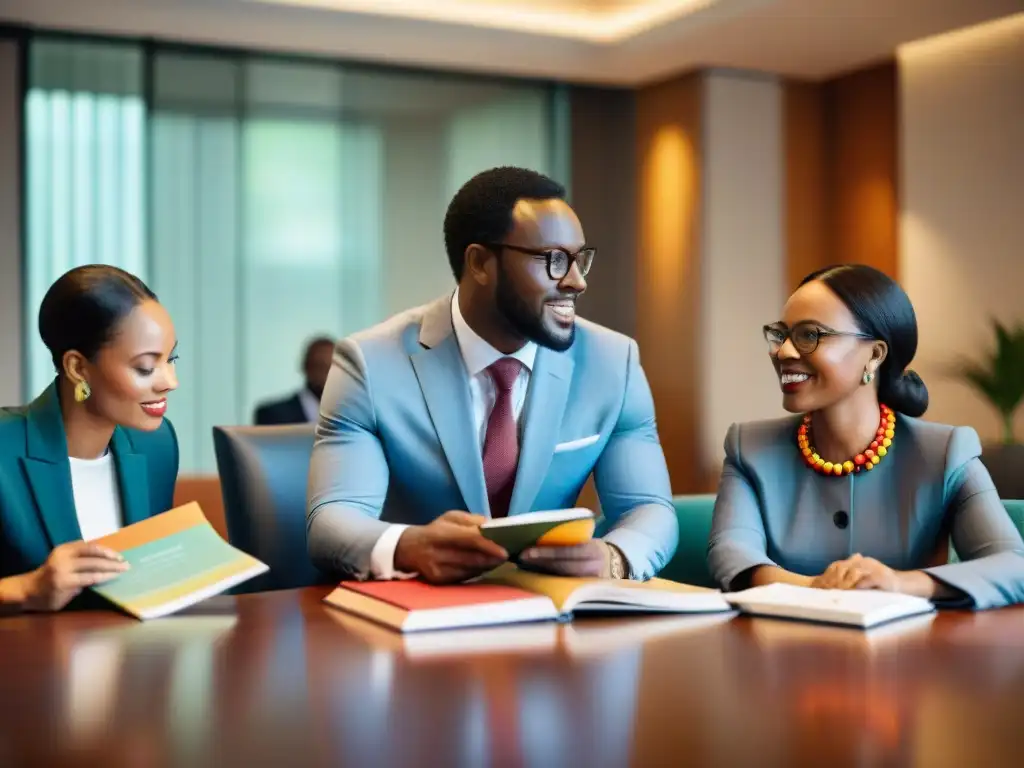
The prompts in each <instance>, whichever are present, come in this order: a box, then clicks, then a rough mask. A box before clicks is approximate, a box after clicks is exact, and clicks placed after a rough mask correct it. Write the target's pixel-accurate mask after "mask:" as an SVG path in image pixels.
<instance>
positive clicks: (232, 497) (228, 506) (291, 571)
mask: <svg viewBox="0 0 1024 768" xmlns="http://www.w3.org/2000/svg"><path fill="white" fill-rule="evenodd" d="M213 447H214V450H215V452H216V455H217V469H218V472H219V473H220V482H221V493H222V494H223V496H224V517H225V522H226V523H227V529H228V540H229V541H230V542H231V544H232V545H234V546H236V547H238V548H239V549H241V550H242V551H244V552H248V553H249V554H250V555H252V556H253V557H256V558H259V559H260V560H262V561H263V562H264V563H266V564H267V565H268V566H270V571H269V572H268V573H265V574H263V575H261V576H258V577H256V578H255V579H252V580H250V581H247V582H245V583H244V584H241V585H239V587H238V588H236V589H235V590H234V592H235V593H236V594H237V593H238V592H261V591H265V590H271V589H290V588H292V587H306V586H310V585H312V584H325V583H328V582H329V579H327V578H326V577H325V576H324V574H323V573H322V572H320V571H319V570H317V569H316V568H314V567H313V565H312V563H310V560H309V555H308V554H307V552H306V482H307V479H308V476H309V457H310V453H311V452H312V450H313V425H312V424H295V425H288V426H274V427H214V428H213Z"/></svg>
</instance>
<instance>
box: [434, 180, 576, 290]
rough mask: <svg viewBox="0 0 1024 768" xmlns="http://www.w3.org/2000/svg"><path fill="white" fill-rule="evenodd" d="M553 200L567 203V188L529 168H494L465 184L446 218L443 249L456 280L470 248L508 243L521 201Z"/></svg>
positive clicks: (459, 275)
mask: <svg viewBox="0 0 1024 768" xmlns="http://www.w3.org/2000/svg"><path fill="white" fill-rule="evenodd" d="M554 199H557V200H564V199H565V187H563V186H562V185H561V184H559V183H558V182H557V181H555V180H553V179H550V178H548V177H547V176H545V175H544V174H542V173H537V172H536V171H531V170H529V169H527V168H516V167H513V166H502V167H500V168H491V169H490V170H488V171H483V172H482V173H478V174H477V175H476V176H474V177H473V178H471V179H470V180H469V181H467V182H466V183H465V184H463V185H462V188H461V189H460V190H459V191H458V192H456V193H455V197H453V198H452V201H451V203H449V205H448V212H447V213H446V214H445V217H444V246H445V250H446V251H447V252H448V262H449V263H450V264H451V268H452V274H453V275H455V279H456V280H461V279H462V272H463V269H464V267H465V260H466V249H467V248H468V247H469V246H471V245H473V244H474V243H477V244H480V245H487V244H490V243H498V242H501V241H502V240H504V239H505V237H506V236H507V235H508V233H509V231H510V230H511V229H512V211H513V209H514V208H515V207H516V203H517V202H518V201H520V200H554Z"/></svg>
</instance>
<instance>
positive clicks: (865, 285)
mask: <svg viewBox="0 0 1024 768" xmlns="http://www.w3.org/2000/svg"><path fill="white" fill-rule="evenodd" d="M812 280H820V281H821V282H823V283H824V284H825V285H827V286H828V287H829V288H830V289H831V290H832V293H834V294H835V295H836V296H838V297H839V299H840V301H842V302H843V304H845V305H846V308H847V309H849V310H850V312H852V313H853V316H854V317H855V318H856V320H857V325H858V326H860V330H861V332H862V333H866V334H868V335H869V336H872V337H874V338H876V339H879V340H881V341H884V342H885V343H886V344H887V345H888V346H889V354H888V355H886V358H885V361H884V362H883V363H882V365H881V367H880V368H879V369H878V399H879V400H881V401H882V402H883V403H885V404H886V405H888V406H889V407H890V408H892V409H893V410H894V411H897V412H899V413H902V414H905V415H907V416H921V415H922V414H923V413H924V412H925V411H926V410H928V388H927V387H926V386H925V385H924V382H923V381H921V377H920V376H918V375H917V374H916V373H914V371H911V370H909V369H908V368H907V366H908V365H910V362H911V361H912V360H913V359H914V355H915V354H916V353H917V316H916V315H915V314H914V305H913V304H911V303H910V298H909V297H908V296H907V294H906V293H905V292H904V291H903V289H902V288H900V286H899V283H897V282H896V281H895V280H893V279H892V278H891V277H889V276H888V275H886V274H885V273H884V272H880V271H878V270H877V269H875V268H874V267H869V266H866V265H864V264H842V265H839V266H834V267H826V268H825V269H820V270H818V271H817V272H812V273H811V274H809V275H808V276H807V277H805V278H804V279H803V280H802V281H801V282H800V285H804V284H806V283H809V282H811V281H812Z"/></svg>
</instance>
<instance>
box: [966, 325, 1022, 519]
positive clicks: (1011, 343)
mask: <svg viewBox="0 0 1024 768" xmlns="http://www.w3.org/2000/svg"><path fill="white" fill-rule="evenodd" d="M993 326H994V329H995V335H996V345H995V348H994V349H993V350H990V351H989V352H988V354H987V355H986V356H985V357H984V358H983V359H982V360H981V361H980V362H964V363H962V364H961V365H960V366H959V369H958V373H959V376H960V378H961V379H962V380H963V381H964V382H966V383H967V384H968V385H969V386H971V387H972V388H973V389H974V390H975V391H976V392H978V394H980V395H981V396H982V397H983V398H984V399H985V400H986V401H988V403H989V405H991V406H992V407H993V408H995V410H996V411H997V412H998V413H999V417H1000V419H1001V420H1002V423H1003V440H1002V443H997V444H995V445H989V446H985V450H984V453H983V455H982V461H983V462H984V463H985V466H986V467H987V468H988V471H989V474H991V475H992V481H993V482H994V483H995V485H996V489H997V490H998V491H999V495H1000V497H1001V498H1004V499H1021V498H1024V445H1021V444H1020V443H1018V442H1017V441H1016V439H1015V436H1014V432H1013V417H1014V414H1015V413H1016V412H1017V408H1018V407H1019V406H1020V404H1021V402H1022V401H1024V323H1022V324H1019V325H1017V326H1016V327H1014V328H1007V327H1006V326H1004V325H1003V324H1002V323H1000V322H999V321H994V322H993Z"/></svg>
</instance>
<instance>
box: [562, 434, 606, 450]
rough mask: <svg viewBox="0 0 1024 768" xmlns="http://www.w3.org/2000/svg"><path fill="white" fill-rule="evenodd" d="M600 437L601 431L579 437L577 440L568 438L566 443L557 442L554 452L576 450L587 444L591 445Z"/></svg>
mask: <svg viewBox="0 0 1024 768" xmlns="http://www.w3.org/2000/svg"><path fill="white" fill-rule="evenodd" d="M600 439H601V433H600V432H599V433H598V434H596V435H591V436H590V437H581V438H580V439H579V440H570V441H568V442H567V443H559V444H558V445H556V446H555V453H565V452H566V451H578V450H579V449H580V448H586V447H587V446H588V445H593V444H594V443H596V442H597V441H598V440H600Z"/></svg>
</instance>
